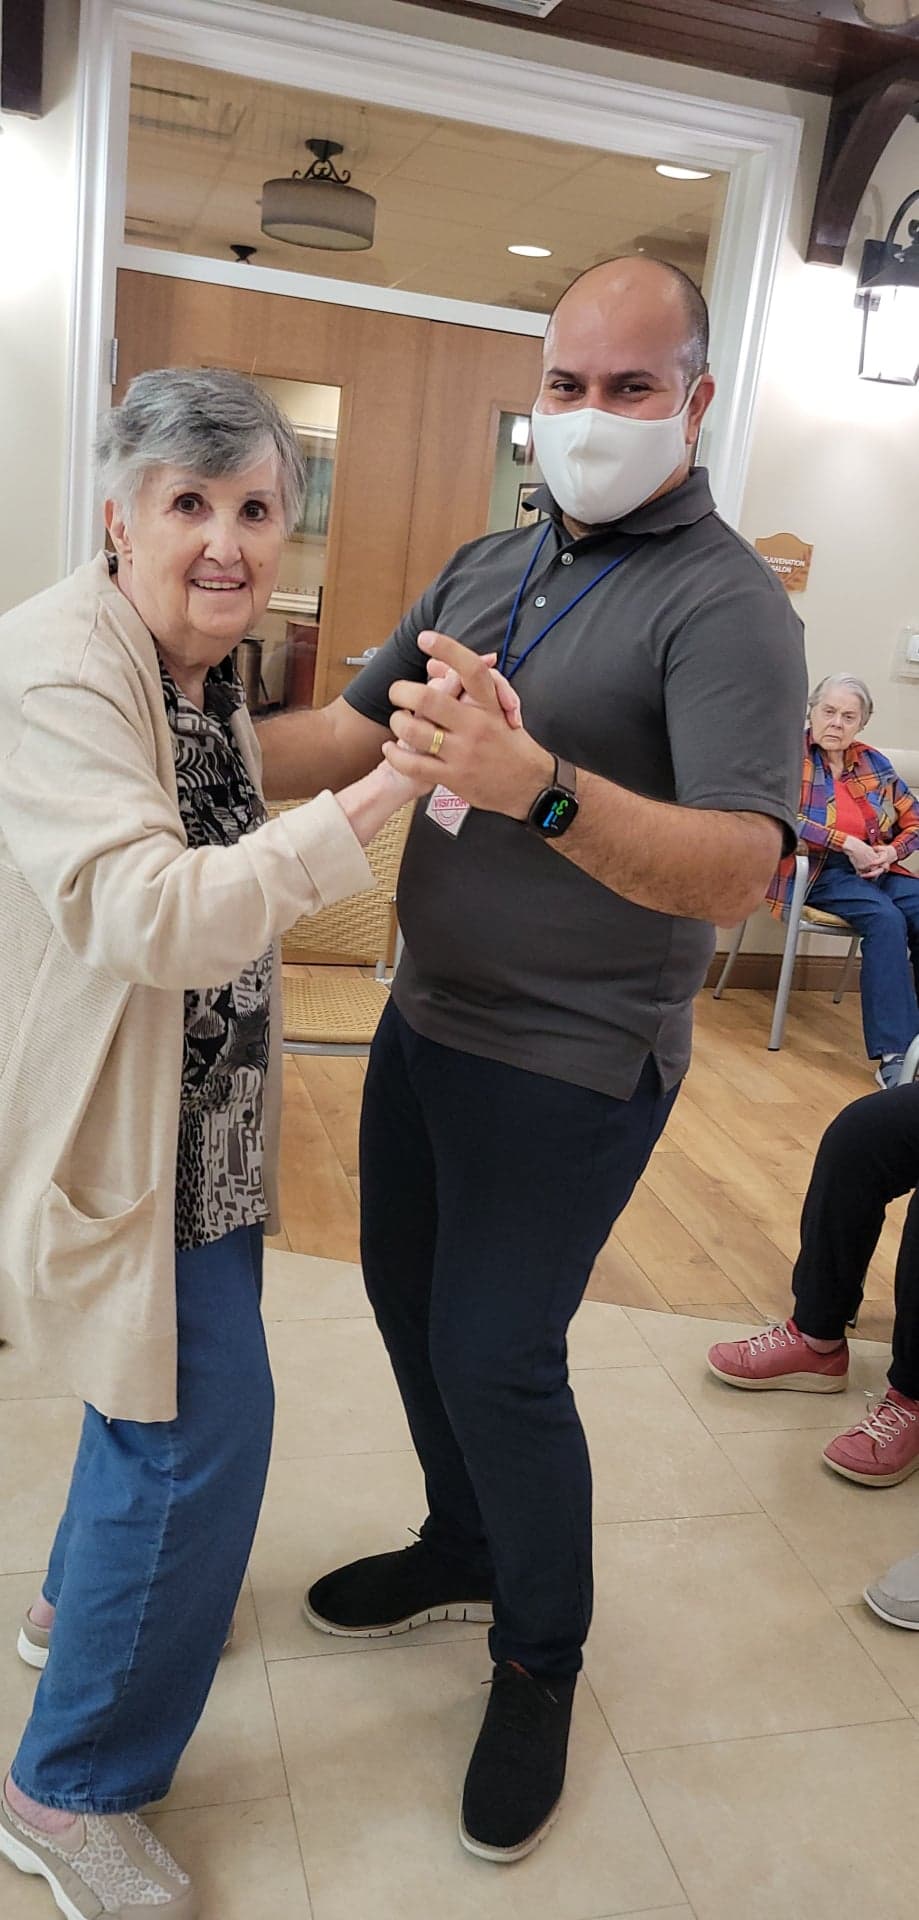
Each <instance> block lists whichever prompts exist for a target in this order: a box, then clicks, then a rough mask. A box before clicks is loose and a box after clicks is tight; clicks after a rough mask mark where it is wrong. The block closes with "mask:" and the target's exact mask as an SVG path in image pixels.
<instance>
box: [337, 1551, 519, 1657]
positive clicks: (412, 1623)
mask: <svg viewBox="0 0 919 1920" xmlns="http://www.w3.org/2000/svg"><path fill="white" fill-rule="evenodd" d="M303 1616H304V1619H306V1620H308V1621H309V1624H310V1626H311V1627H318V1629H319V1631H320V1633H335V1634H342V1635H345V1636H352V1635H353V1636H354V1637H355V1638H361V1639H367V1640H376V1639H384V1638H385V1637H386V1635H387V1634H393V1633H408V1631H409V1629H410V1628H411V1627H423V1626H426V1625H427V1623H428V1621H429V1620H480V1621H483V1622H488V1623H490V1621H491V1617H492V1614H491V1591H490V1582H488V1581H487V1580H483V1579H482V1578H481V1576H470V1575H468V1574H467V1573H466V1572H465V1571H464V1569H463V1567H462V1566H461V1564H460V1563H459V1562H458V1561H450V1560H446V1559H443V1558H442V1557H441V1555H440V1554H438V1553H435V1552H434V1551H433V1550H432V1548H430V1547H429V1546H428V1545H427V1543H426V1541H424V1540H417V1541H415V1543H414V1545H413V1546H411V1547H403V1548H402V1549H401V1550H400V1551H399V1552H397V1553H374V1554H371V1555H370V1556H369V1557H368V1558H367V1559H366V1560H352V1561H351V1563H350V1565H349V1566H347V1567H336V1569H335V1571H334V1573H327V1574H325V1575H324V1576H323V1578H322V1579H321V1580H317V1581H316V1583H315V1586H312V1587H310V1590H309V1592H308V1593H307V1595H306V1598H305V1600H304V1602H303Z"/></svg>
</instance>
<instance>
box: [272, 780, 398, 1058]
mask: <svg viewBox="0 0 919 1920" xmlns="http://www.w3.org/2000/svg"><path fill="white" fill-rule="evenodd" d="M285 804H290V805H294V804H295V803H294V802H289V803H285ZM283 811H284V807H283V806H275V807H272V808H270V812H272V813H280V812H283ZM408 822H409V809H408V808H407V807H403V809H402V811H401V812H400V813H397V814H394V815H393V818H392V819H391V820H390V821H388V822H387V825H386V826H385V827H384V828H383V829H382V832H380V833H378V834H377V836H376V838H375V839H374V840H372V841H371V842H370V845H369V847H368V848H367V859H368V861H369V863H370V867H371V869H372V871H373V874H374V877H375V879H376V883H377V884H376V886H375V887H374V888H373V890H372V892H370V893H360V894H355V895H354V896H353V897H352V898H351V899H350V900H341V901H339V902H338V904H337V905H336V906H334V907H325V908H323V910H322V912H321V913H314V914H304V915H303V916H302V918H301V919H300V920H297V921H295V923H294V925H293V926H292V927H291V928H290V931H289V932H288V933H286V934H285V935H284V938H283V940H282V942H281V957H282V960H283V962H284V967H283V980H282V986H283V997H284V1051H285V1053H338V1054H362V1053H367V1052H368V1051H369V1048H370V1043H371V1041H372V1039H373V1036H374V1034H375V1032H376V1029H377V1023H378V1021H379V1019H380V1015H381V1014H382V1012H383V1008H384V1007H385V1005H386V996H387V994H388V992H389V987H390V983H391V980H392V975H393V973H394V972H395V969H396V966H397V965H398V959H399V950H400V947H401V940H400V937H399V931H398V927H397V925H396V915H395V897H396V880H397V878H398V874H399V866H400V863H401V860H402V853H403V849H404V846H405V836H406V834H407V832H408ZM393 952H394V963H393V967H392V970H391V971H390V970H389V960H390V954H391V953H393ZM371 967H372V968H373V969H374V971H373V973H372V974H371V973H369V972H368V971H367V969H369V968H371Z"/></svg>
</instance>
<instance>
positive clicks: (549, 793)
mask: <svg viewBox="0 0 919 1920" xmlns="http://www.w3.org/2000/svg"><path fill="white" fill-rule="evenodd" d="M577 810H578V803H577V800H576V799H575V797H574V794H573V793H566V791H565V789H564V787H548V788H547V790H546V792H545V793H541V794H540V796H539V799H538V800H537V802H536V805H535V807H534V808H533V811H532V813H531V814H530V824H531V825H532V826H534V827H535V828H536V831H537V833H544V834H547V835H548V836H549V837H550V838H552V839H556V838H557V837H558V835H559V834H560V833H565V832H566V830H567V828H568V827H570V825H571V822H572V820H573V819H574V817H575V815H576V813H577Z"/></svg>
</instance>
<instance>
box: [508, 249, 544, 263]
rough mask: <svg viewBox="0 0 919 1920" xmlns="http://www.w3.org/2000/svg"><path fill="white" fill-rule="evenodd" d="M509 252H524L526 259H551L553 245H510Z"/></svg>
mask: <svg viewBox="0 0 919 1920" xmlns="http://www.w3.org/2000/svg"><path fill="white" fill-rule="evenodd" d="M507 251H508V253H522V254H523V257H524V259H525V260H551V258H552V248H551V247H508V249H507Z"/></svg>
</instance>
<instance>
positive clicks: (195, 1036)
mask: <svg viewBox="0 0 919 1920" xmlns="http://www.w3.org/2000/svg"><path fill="white" fill-rule="evenodd" d="M160 674H161V677H162V682H163V697H164V699H165V702H166V716H167V719H168V721H169V725H170V728H171V730H172V735H173V743H174V748H175V769H176V780H177V783H178V789H179V810H180V812H181V815H182V825H183V827H184V828H185V833H186V837H187V839H188V844H189V846H190V847H230V846H233V845H235V843H236V841H237V840H241V839H242V836H243V834H244V833H251V831H252V829H253V828H254V827H258V826H261V824H262V821H263V820H264V819H265V809H264V806H263V805H262V802H261V800H260V798H259V795H258V794H257V792H256V790H255V788H254V787H253V785H252V781H251V780H250V778H249V775H248V772H247V771H246V767H245V764H244V762H243V760H242V757H241V755H240V752H239V748H238V747H237V745H236V741H235V740H234V738H233V734H232V732H231V729H230V720H231V718H232V716H233V714H234V713H235V711H236V709H237V707H240V706H242V704H243V701H244V699H245V694H244V692H243V688H242V684H241V682H240V680H239V679H238V677H237V675H236V672H235V670H234V668H233V666H232V664H231V662H230V661H229V660H225V661H223V662H222V664H221V665H220V666H219V667H212V668H210V670H209V671H208V674H207V676H206V678H205V682H204V709H203V711H202V709H201V708H200V707H196V706H195V705H194V703H193V702H192V701H191V700H187V699H186V698H185V695H184V694H183V693H181V692H180V690H179V688H178V687H177V686H176V685H175V682H174V681H173V680H172V678H171V676H170V675H169V674H168V673H167V671H166V668H165V667H164V665H163V662H162V660H160ZM271 967H272V956H271V949H270V948H269V949H268V951H267V952H266V953H263V954H262V955H261V957H260V958H259V959H257V960H253V961H251V962H250V964H249V965H248V966H246V967H244V968H243V969H242V972H241V973H238V974H237V976H236V978H235V980H230V981H228V982H227V984H226V986H223V987H203V988H200V989H194V988H193V989H191V990H190V991H188V992H187V993H186V995H185V1050H184V1058H183V1063H182V1099H181V1108H180V1116H179V1151H178V1160H177V1166H176V1245H177V1246H178V1247H203V1246H207V1245H208V1243H209V1242H210V1241H212V1240H219V1239H220V1238H221V1236H222V1235H223V1234H225V1233H232V1231H233V1229H234V1228H235V1227H242V1226H251V1225H253V1224H254V1223H255V1222H256V1221H259V1220H264V1219H265V1218H266V1216H267V1213H268V1207H267V1204H266V1201H265V1195H264V1189H263V1184H262V1164H263V1151H264V1138H263V1108H264V1094H265V1074H266V1071H267V1068H268V1014H269V996H270V992H271Z"/></svg>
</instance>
